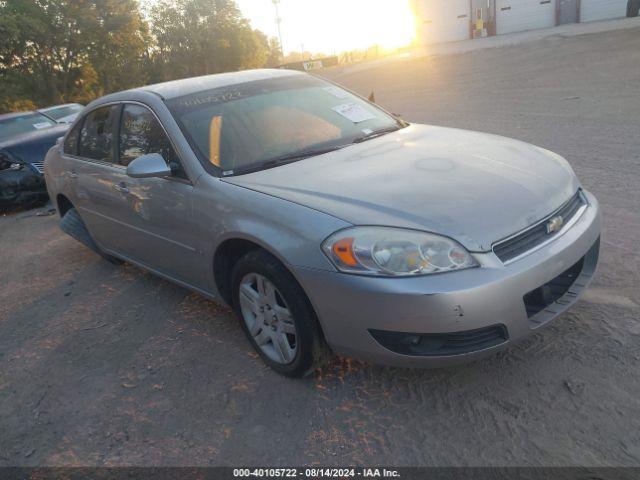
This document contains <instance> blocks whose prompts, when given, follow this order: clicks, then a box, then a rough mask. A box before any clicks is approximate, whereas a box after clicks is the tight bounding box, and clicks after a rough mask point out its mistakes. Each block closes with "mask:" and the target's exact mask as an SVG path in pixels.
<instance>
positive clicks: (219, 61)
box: [151, 0, 268, 80]
mask: <svg viewBox="0 0 640 480" xmlns="http://www.w3.org/2000/svg"><path fill="white" fill-rule="evenodd" d="M151 24H152V27H151V33H152V35H153V37H154V38H155V43H156V45H155V49H154V50H153V53H152V62H153V63H154V64H155V65H154V69H153V70H154V71H155V72H158V75H159V76H160V79H161V80H171V79H176V78H183V77H189V76H196V75H206V74H211V73H219V72H228V71H235V70H241V69H247V68H256V67H262V66H263V65H264V64H265V62H266V61H267V56H268V45H265V42H263V41H262V38H261V37H264V35H263V34H261V33H259V32H258V33H257V32H256V31H254V30H253V29H252V28H251V26H250V25H249V22H248V21H247V20H246V19H245V18H243V17H242V15H241V13H240V10H239V9H238V7H237V5H236V3H235V1H233V0H161V1H160V2H159V3H158V4H156V5H155V6H154V7H153V8H152V9H151Z"/></svg>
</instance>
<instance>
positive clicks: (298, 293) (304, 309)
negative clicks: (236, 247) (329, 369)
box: [231, 250, 331, 377]
mask: <svg viewBox="0 0 640 480" xmlns="http://www.w3.org/2000/svg"><path fill="white" fill-rule="evenodd" d="M263 280H266V282H264V284H263V285H265V284H268V285H270V286H271V292H272V295H271V298H272V299H275V300H273V301H266V302H265V301H264V299H265V298H266V296H262V297H260V299H262V300H258V295H260V293H259V292H258V290H260V288H259V287H257V288H256V291H255V292H253V293H252V295H253V294H255V295H256V297H255V299H254V298H253V297H252V298H251V299H249V296H248V295H246V292H247V287H248V286H249V285H250V284H251V282H252V281H256V282H259V281H263ZM241 286H242V289H243V290H242V295H244V297H243V299H242V302H241V298H240V296H241ZM273 287H275V288H273ZM231 292H232V296H233V308H234V310H235V311H236V314H237V315H238V317H239V320H240V325H241V327H242V330H243V331H244V332H245V334H246V336H247V338H248V340H249V343H251V345H252V346H253V348H254V349H255V350H256V352H257V353H258V354H259V355H260V357H261V358H262V360H263V361H264V362H265V363H266V364H267V365H269V367H271V368H272V369H273V370H275V371H276V372H278V373H279V374H281V375H284V376H287V377H303V376H305V375H307V374H309V373H311V372H313V371H314V370H315V369H316V368H319V367H320V366H321V365H322V364H324V363H325V362H326V361H327V360H328V359H329V358H330V357H331V351H330V349H329V347H328V346H327V344H326V342H325V340H324V337H323V335H322V330H321V329H320V325H319V323H318V319H317V317H316V314H315V312H314V310H313V308H312V306H311V304H310V302H309V299H308V298H307V296H306V294H305V293H304V291H303V290H302V287H301V286H300V285H299V284H298V282H297V281H296V279H295V278H294V277H293V275H291V273H290V272H289V271H288V270H287V269H286V268H285V267H284V265H282V263H281V262H280V261H278V259H276V258H275V257H273V256H272V255H270V254H269V253H267V252H265V251H264V250H255V251H252V252H249V253H247V254H246V255H244V256H243V257H242V258H240V260H238V262H237V263H236V264H235V265H234V267H233V272H232V275H231ZM250 293H251V291H250ZM248 299H249V300H248ZM254 300H255V302H254ZM271 303H273V305H270V304H271ZM259 305H261V306H262V307H264V309H265V310H268V311H265V313H257V312H255V310H256V307H257V306H259ZM281 311H284V312H287V313H285V314H284V317H285V318H287V321H286V322H285V321H283V319H282V318H281V316H280V315H273V317H271V314H272V313H274V312H275V313H278V312H281ZM254 312H255V313H254ZM247 315H248V316H249V317H250V318H247ZM258 317H260V319H259V318H258ZM267 317H268V318H267ZM276 317H277V318H276ZM263 318H264V320H262V319H263ZM271 318H273V320H271ZM265 322H266V323H265ZM270 322H273V323H270ZM283 325H287V327H286V328H285V327H283ZM250 326H251V327H250ZM292 326H295V332H293V330H292ZM250 328H251V330H250ZM281 328H282V332H285V331H286V332H287V333H282V332H281V330H280V329H281ZM270 330H272V331H270ZM252 332H253V333H252ZM278 335H280V337H278ZM282 335H286V337H285V339H284V340H283V341H284V342H286V343H285V347H284V348H285V350H287V352H288V355H287V354H285V355H280V358H279V360H278V354H277V353H274V352H277V350H279V349H281V348H282V347H279V346H277V344H281V343H280V341H278V340H277V339H278V338H279V339H280V340H281V339H282V338H283V337H282ZM256 339H257V340H256ZM258 341H259V342H260V345H258ZM290 357H292V358H290Z"/></svg>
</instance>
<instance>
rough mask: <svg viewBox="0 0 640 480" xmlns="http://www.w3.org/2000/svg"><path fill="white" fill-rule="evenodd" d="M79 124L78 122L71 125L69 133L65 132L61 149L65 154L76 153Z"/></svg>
mask: <svg viewBox="0 0 640 480" xmlns="http://www.w3.org/2000/svg"><path fill="white" fill-rule="evenodd" d="M80 126H81V124H78V125H76V126H75V127H73V129H72V130H71V131H70V132H69V133H67V136H66V137H65V139H64V147H63V151H64V153H66V154H67V155H77V154H78V137H79V134H80Z"/></svg>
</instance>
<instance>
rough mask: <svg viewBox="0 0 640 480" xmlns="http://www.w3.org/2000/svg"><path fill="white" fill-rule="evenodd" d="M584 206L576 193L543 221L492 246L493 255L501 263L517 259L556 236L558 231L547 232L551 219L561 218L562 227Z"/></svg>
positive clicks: (581, 198) (579, 194) (580, 196)
mask: <svg viewBox="0 0 640 480" xmlns="http://www.w3.org/2000/svg"><path fill="white" fill-rule="evenodd" d="M584 205H586V203H585V200H584V198H583V197H582V193H581V192H580V191H578V192H577V193H576V194H575V195H574V196H573V197H572V198H571V200H569V201H568V202H567V203H565V204H564V205H563V206H562V207H560V208H559V209H558V210H556V211H555V212H554V213H552V214H551V215H549V216H548V217H546V218H545V219H544V220H542V221H540V222H538V223H537V224H535V225H534V226H532V227H529V228H528V229H527V230H525V231H523V232H521V233H519V234H517V235H514V236H513V237H510V238H508V239H506V240H503V241H501V242H498V243H496V244H494V246H493V253H495V254H496V255H497V257H498V258H499V259H500V260H501V261H502V262H503V263H506V262H508V261H510V260H513V259H514V258H517V257H519V256H520V255H522V254H524V253H526V252H528V251H529V250H532V249H534V248H535V247H537V246H538V245H540V244H542V243H544V242H546V241H547V240H549V239H551V238H553V237H555V236H556V235H558V232H559V231H555V232H552V233H549V232H548V231H547V223H548V222H549V221H550V220H551V219H552V218H555V217H558V216H561V217H562V220H563V225H567V223H569V222H570V221H571V220H572V219H573V217H574V216H575V215H576V214H577V213H578V211H579V210H580V208H581V207H583V206H584Z"/></svg>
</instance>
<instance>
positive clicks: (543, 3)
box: [496, 0, 556, 35]
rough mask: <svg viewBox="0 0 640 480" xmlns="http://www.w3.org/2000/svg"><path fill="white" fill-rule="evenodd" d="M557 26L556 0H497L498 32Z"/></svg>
mask: <svg viewBox="0 0 640 480" xmlns="http://www.w3.org/2000/svg"><path fill="white" fill-rule="evenodd" d="M555 26H556V0H497V1H496V32H497V33H498V35H499V34H501V33H511V32H521V31H523V30H533V29H535V28H549V27H555Z"/></svg>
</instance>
